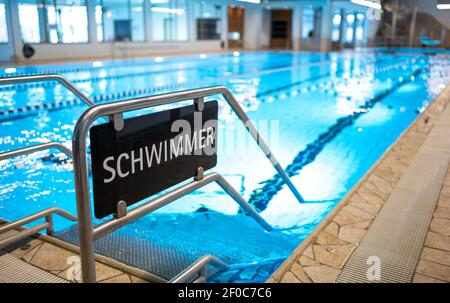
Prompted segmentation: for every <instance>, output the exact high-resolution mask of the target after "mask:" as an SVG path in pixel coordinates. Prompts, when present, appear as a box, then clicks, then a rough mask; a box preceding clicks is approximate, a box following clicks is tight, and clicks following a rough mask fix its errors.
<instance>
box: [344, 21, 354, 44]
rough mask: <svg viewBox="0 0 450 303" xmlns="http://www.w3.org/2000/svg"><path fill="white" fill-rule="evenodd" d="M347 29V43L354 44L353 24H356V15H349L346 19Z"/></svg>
mask: <svg viewBox="0 0 450 303" xmlns="http://www.w3.org/2000/svg"><path fill="white" fill-rule="evenodd" d="M346 21H347V24H346V27H347V29H346V30H345V42H347V43H353V26H354V25H353V23H354V22H355V15H353V14H349V15H347V17H346Z"/></svg>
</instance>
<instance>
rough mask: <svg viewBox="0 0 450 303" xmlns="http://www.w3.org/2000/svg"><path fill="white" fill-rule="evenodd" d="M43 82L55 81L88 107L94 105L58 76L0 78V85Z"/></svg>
mask: <svg viewBox="0 0 450 303" xmlns="http://www.w3.org/2000/svg"><path fill="white" fill-rule="evenodd" d="M45 81H57V82H59V83H60V84H61V85H63V86H64V87H66V88H67V89H68V90H69V91H71V92H72V93H73V94H74V95H75V96H77V97H78V98H80V99H81V100H82V101H83V102H84V103H86V104H87V105H89V106H93V105H95V103H94V101H92V100H91V99H89V98H88V97H87V96H86V95H85V94H83V93H82V92H81V91H80V90H79V89H78V88H76V87H75V86H74V85H73V84H72V83H70V82H69V81H67V80H66V78H64V77H63V76H61V75H58V74H46V75H32V76H17V77H6V78H0V85H10V84H19V83H29V82H45Z"/></svg>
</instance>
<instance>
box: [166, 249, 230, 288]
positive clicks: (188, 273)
mask: <svg viewBox="0 0 450 303" xmlns="http://www.w3.org/2000/svg"><path fill="white" fill-rule="evenodd" d="M208 265H212V266H214V267H216V268H217V269H220V270H226V269H228V268H229V266H228V264H226V263H225V262H223V261H222V260H220V259H218V258H216V257H214V256H211V255H206V256H203V257H201V258H199V259H197V260H196V261H195V262H194V263H192V264H191V265H189V267H187V268H186V269H185V270H183V271H182V272H180V273H179V274H178V275H176V276H175V277H174V278H172V279H171V280H170V281H169V283H187V282H190V281H192V277H193V276H195V275H198V277H197V278H196V279H195V282H205V281H206V266H208Z"/></svg>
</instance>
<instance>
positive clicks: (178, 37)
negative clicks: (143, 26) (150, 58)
mask: <svg viewBox="0 0 450 303" xmlns="http://www.w3.org/2000/svg"><path fill="white" fill-rule="evenodd" d="M148 1H150V11H151V14H152V17H151V19H152V37H153V41H187V40H188V19H187V13H186V11H187V10H186V1H185V0H166V1H162V0H148Z"/></svg>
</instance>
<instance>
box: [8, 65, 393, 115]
mask: <svg viewBox="0 0 450 303" xmlns="http://www.w3.org/2000/svg"><path fill="white" fill-rule="evenodd" d="M385 61H389V60H379V61H375V63H380V62H385ZM328 62H329V61H328ZM319 64H323V63H321V62H313V63H311V65H319ZM397 65H401V64H397ZM294 67H295V66H290V67H289V69H292V68H294ZM270 72H273V71H270ZM270 72H269V73H270ZM342 73H344V71H343V69H342V68H341V69H340V70H339V71H338V72H337V73H336V75H340V74H342ZM232 76H233V77H241V76H242V74H239V75H232ZM329 76H331V73H326V74H325V75H318V76H314V77H310V78H308V79H304V80H300V81H297V82H295V83H292V84H288V85H285V86H282V87H278V88H276V89H271V90H268V91H265V92H262V93H259V94H257V95H256V97H262V96H265V95H269V94H272V93H274V92H276V91H280V90H283V89H287V88H290V87H294V86H297V85H300V84H303V83H306V82H311V81H315V80H319V79H321V78H326V77H329ZM230 78H231V77H230ZM183 85H184V84H183ZM174 86H180V85H174ZM169 88H170V86H168V85H164V86H161V87H153V88H150V89H142V90H138V91H134V92H131V93H129V94H125V93H120V94H112V96H105V97H107V98H103V97H102V96H99V97H102V98H94V100H93V101H94V102H96V103H98V102H107V101H113V100H115V99H119V98H125V97H129V96H130V95H140V94H144V93H153V92H156V91H158V90H168V89H169ZM78 101H79V100H78V99H73V100H69V101H59V102H51V103H49V102H47V103H42V104H37V105H26V106H23V107H19V108H13V109H7V110H3V111H0V121H5V120H6V121H11V120H17V119H20V118H25V117H29V116H34V115H37V114H39V112H41V111H43V110H48V111H56V110H59V109H64V108H66V107H67V106H79V105H83V104H82V103H81V102H78Z"/></svg>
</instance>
